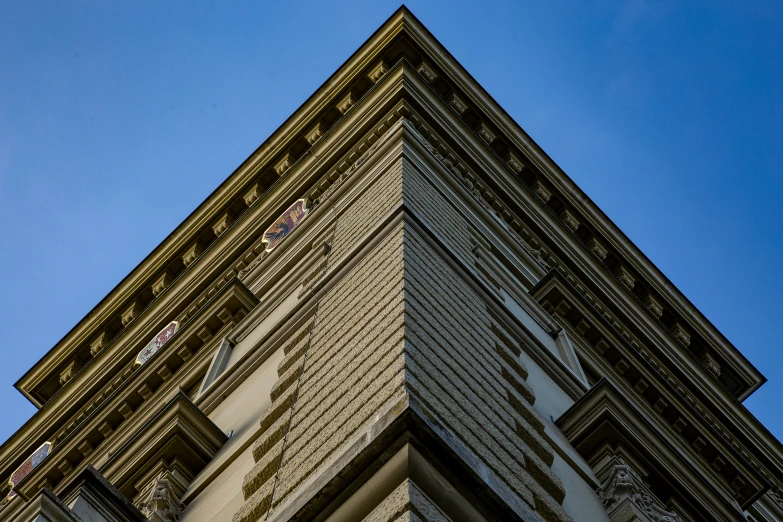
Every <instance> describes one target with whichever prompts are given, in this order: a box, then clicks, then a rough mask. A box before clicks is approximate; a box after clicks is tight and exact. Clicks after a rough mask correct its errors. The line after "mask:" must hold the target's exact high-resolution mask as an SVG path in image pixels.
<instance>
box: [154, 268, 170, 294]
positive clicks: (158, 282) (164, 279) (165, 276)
mask: <svg viewBox="0 0 783 522" xmlns="http://www.w3.org/2000/svg"><path fill="white" fill-rule="evenodd" d="M173 281H174V278H172V277H171V274H170V273H169V272H168V271H164V272H163V273H162V274H160V275H159V276H158V278H157V279H155V281H153V283H152V295H154V296H155V297H158V296H159V295H160V294H161V293H163V291H164V290H165V289H167V288H168V287H169V286H170V285H171V283H172V282H173Z"/></svg>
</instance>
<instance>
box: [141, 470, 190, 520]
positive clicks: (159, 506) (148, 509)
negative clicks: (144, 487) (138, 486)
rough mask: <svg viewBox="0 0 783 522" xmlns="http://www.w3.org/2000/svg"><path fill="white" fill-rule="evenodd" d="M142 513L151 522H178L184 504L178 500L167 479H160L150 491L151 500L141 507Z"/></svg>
mask: <svg viewBox="0 0 783 522" xmlns="http://www.w3.org/2000/svg"><path fill="white" fill-rule="evenodd" d="M141 513H142V514H143V515H144V516H145V517H147V518H148V519H149V520H150V521H151V522H176V521H177V520H179V515H180V513H182V503H181V502H180V501H179V499H178V498H177V496H176V494H175V493H174V490H173V489H172V487H171V484H170V483H169V480H168V479H167V478H163V477H161V478H159V479H158V480H156V481H155V485H154V486H153V488H152V491H150V496H149V498H148V499H147V500H146V501H145V502H144V504H142V505H141Z"/></svg>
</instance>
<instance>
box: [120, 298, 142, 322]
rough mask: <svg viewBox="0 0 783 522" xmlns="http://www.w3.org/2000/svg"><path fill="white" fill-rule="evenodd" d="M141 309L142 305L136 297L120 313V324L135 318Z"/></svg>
mask: <svg viewBox="0 0 783 522" xmlns="http://www.w3.org/2000/svg"><path fill="white" fill-rule="evenodd" d="M142 310H143V307H142V305H141V303H140V302H139V300H138V299H134V300H133V301H131V302H130V304H129V305H128V307H127V308H125V310H124V311H123V312H122V313H121V314H120V321H121V322H122V326H127V325H128V323H130V322H131V321H133V320H134V319H136V318H137V317H138V316H139V314H140V313H141V311H142Z"/></svg>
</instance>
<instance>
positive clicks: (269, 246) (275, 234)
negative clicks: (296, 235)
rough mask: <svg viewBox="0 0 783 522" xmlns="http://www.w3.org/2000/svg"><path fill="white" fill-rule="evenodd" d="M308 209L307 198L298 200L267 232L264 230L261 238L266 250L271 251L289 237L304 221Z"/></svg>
mask: <svg viewBox="0 0 783 522" xmlns="http://www.w3.org/2000/svg"><path fill="white" fill-rule="evenodd" d="M308 211H309V209H307V208H305V200H303V199H299V200H297V201H296V202H295V203H294V204H293V205H291V206H290V207H288V209H287V210H286V211H285V212H283V215H282V216H280V217H279V218H277V219H276V220H275V222H274V223H272V224H271V225H270V226H269V228H267V229H266V232H264V236H263V238H262V239H261V240H262V241H263V242H264V243H266V251H267V252H271V251H272V250H274V249H275V247H277V245H279V244H280V243H282V242H283V240H284V239H285V238H286V237H288V235H289V234H290V233H291V232H293V231H294V229H295V228H296V227H297V226H299V224H300V223H301V222H302V221H304V219H305V217H307V212H308Z"/></svg>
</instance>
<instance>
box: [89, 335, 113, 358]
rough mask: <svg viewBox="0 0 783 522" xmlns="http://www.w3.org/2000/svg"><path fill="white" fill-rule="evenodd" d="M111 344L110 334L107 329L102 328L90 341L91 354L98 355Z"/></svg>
mask: <svg viewBox="0 0 783 522" xmlns="http://www.w3.org/2000/svg"><path fill="white" fill-rule="evenodd" d="M108 344H109V334H108V333H106V330H101V332H100V333H99V334H98V335H96V336H95V337H93V338H92V341H90V355H91V356H92V357H95V356H96V355H98V354H99V353H100V352H101V351H102V350H103V349H104V348H106V345H108Z"/></svg>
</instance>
